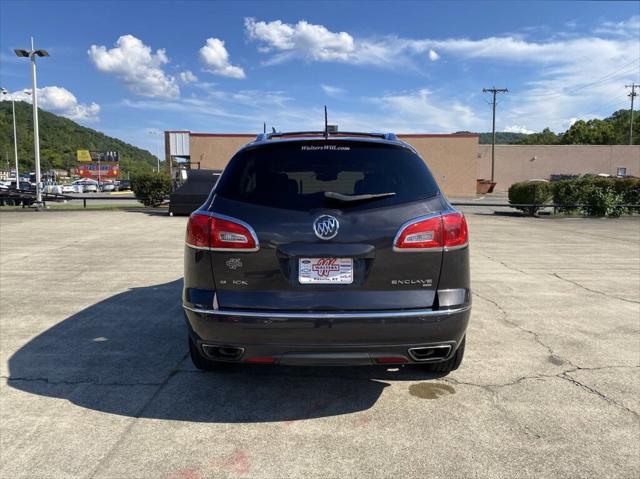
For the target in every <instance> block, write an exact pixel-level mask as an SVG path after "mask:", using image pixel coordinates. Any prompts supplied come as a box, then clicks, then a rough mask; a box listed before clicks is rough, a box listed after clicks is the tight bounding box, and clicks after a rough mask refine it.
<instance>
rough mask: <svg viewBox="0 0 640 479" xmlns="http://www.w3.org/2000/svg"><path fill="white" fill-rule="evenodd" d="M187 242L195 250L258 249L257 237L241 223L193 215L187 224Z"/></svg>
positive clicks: (199, 214) (198, 214)
mask: <svg viewBox="0 0 640 479" xmlns="http://www.w3.org/2000/svg"><path fill="white" fill-rule="evenodd" d="M186 242H187V244H188V245H189V246H191V247H194V248H202V249H212V250H229V249H233V250H239V251H241V250H251V251H255V250H256V249H257V247H258V245H257V243H256V238H255V236H254V235H253V234H252V233H251V231H250V230H249V228H248V227H247V226H245V225H244V224H241V222H239V221H237V222H236V221H232V220H230V219H222V218H219V217H216V216H209V215H204V214H201V213H193V214H192V215H191V216H190V217H189V223H187V237H186Z"/></svg>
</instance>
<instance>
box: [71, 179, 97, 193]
mask: <svg viewBox="0 0 640 479" xmlns="http://www.w3.org/2000/svg"><path fill="white" fill-rule="evenodd" d="M72 185H78V186H80V187H81V188H82V193H97V192H98V182H97V181H96V180H92V179H89V178H82V179H80V180H76V181H74V182H73V183H72Z"/></svg>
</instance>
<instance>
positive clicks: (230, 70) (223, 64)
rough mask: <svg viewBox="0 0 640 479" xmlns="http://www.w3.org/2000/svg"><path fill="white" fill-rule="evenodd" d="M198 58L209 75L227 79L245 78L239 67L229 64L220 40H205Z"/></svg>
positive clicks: (226, 52) (226, 53) (225, 50)
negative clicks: (213, 74) (212, 74)
mask: <svg viewBox="0 0 640 479" xmlns="http://www.w3.org/2000/svg"><path fill="white" fill-rule="evenodd" d="M200 58H201V59H202V61H203V63H204V64H205V67H206V69H207V70H208V71H210V72H211V73H215V74H216V75H221V76H225V77H229V78H245V73H244V70H243V69H242V68H241V67H238V66H235V65H232V64H231V63H229V52H228V51H227V49H226V48H225V46H224V42H223V41H222V40H219V39H217V38H207V43H206V44H205V45H204V46H203V47H202V48H201V49H200Z"/></svg>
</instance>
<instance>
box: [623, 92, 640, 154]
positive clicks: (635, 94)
mask: <svg viewBox="0 0 640 479" xmlns="http://www.w3.org/2000/svg"><path fill="white" fill-rule="evenodd" d="M624 87H625V88H631V93H629V98H631V112H630V113H631V114H630V115H629V116H630V118H629V144H630V145H633V99H634V98H635V97H636V96H638V94H637V93H636V87H639V88H640V85H638V84H637V83H632V84H631V85H625V86H624Z"/></svg>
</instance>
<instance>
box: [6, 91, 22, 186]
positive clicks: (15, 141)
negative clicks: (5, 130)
mask: <svg viewBox="0 0 640 479" xmlns="http://www.w3.org/2000/svg"><path fill="white" fill-rule="evenodd" d="M2 94H3V95H8V94H9V92H8V91H7V89H6V88H3V89H2ZM11 109H12V112H13V156H14V158H15V160H16V189H18V190H19V189H20V172H19V171H18V136H17V134H16V101H15V99H14V98H13V96H11Z"/></svg>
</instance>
